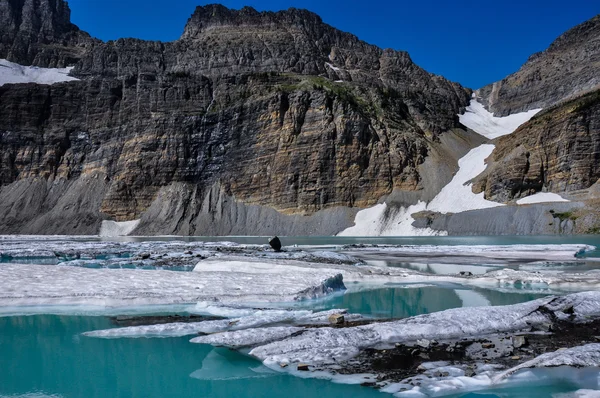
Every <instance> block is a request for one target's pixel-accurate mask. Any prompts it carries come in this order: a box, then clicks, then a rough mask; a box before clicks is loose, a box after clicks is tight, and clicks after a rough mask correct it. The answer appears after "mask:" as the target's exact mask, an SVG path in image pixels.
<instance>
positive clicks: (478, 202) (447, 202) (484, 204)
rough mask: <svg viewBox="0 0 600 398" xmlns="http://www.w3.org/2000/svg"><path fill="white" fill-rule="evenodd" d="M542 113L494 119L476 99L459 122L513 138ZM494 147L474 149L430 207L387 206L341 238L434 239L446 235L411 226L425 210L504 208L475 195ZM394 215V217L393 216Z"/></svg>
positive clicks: (363, 215)
mask: <svg viewBox="0 0 600 398" xmlns="http://www.w3.org/2000/svg"><path fill="white" fill-rule="evenodd" d="M539 111H541V109H536V110H532V111H528V112H522V113H518V114H514V115H509V116H506V117H495V116H494V115H493V114H492V113H490V112H488V111H487V110H486V109H485V108H484V107H483V105H481V104H480V103H479V102H477V99H475V98H473V99H472V100H471V104H470V105H469V106H468V107H467V109H466V113H465V114H464V115H458V116H459V119H460V122H461V123H462V124H464V125H465V126H467V127H469V128H470V129H472V130H474V131H475V132H476V133H478V134H481V135H482V136H484V137H487V138H490V139H492V138H497V137H500V136H503V135H507V134H511V133H512V132H513V131H515V130H516V129H517V128H518V127H519V126H521V125H522V124H523V123H526V122H527V121H529V119H531V118H532V117H533V116H535V114H536V113H538V112H539ZM494 148H495V146H494V145H491V144H482V145H480V146H478V147H476V148H473V149H472V150H471V151H469V153H467V154H466V155H465V156H463V157H462V158H461V159H459V161H458V167H459V169H458V172H457V173H456V174H455V175H454V177H453V178H452V181H450V182H449V183H448V184H447V185H446V186H445V187H444V188H442V190H441V191H440V192H439V193H438V194H437V195H436V196H435V198H433V200H432V201H431V202H429V203H428V204H424V203H422V202H419V203H417V204H416V205H413V206H409V207H408V208H405V207H401V208H399V209H387V207H386V205H385V204H378V205H376V206H374V207H372V208H369V209H365V210H362V211H360V212H358V213H357V215H356V218H355V220H354V224H355V225H354V226H353V227H350V228H347V229H346V230H344V231H342V232H341V233H340V234H339V235H340V236H435V235H438V236H439V235H442V236H443V235H447V233H445V232H444V231H434V230H432V229H430V228H415V227H413V226H412V223H413V222H414V219H413V217H412V214H414V213H417V212H419V211H423V210H429V211H434V212H439V213H444V214H446V213H460V212H463V211H469V210H479V209H488V208H492V207H498V206H504V204H502V203H497V202H493V201H489V200H485V199H484V193H483V192H481V193H479V194H475V193H473V190H472V183H470V182H469V181H471V180H472V179H474V178H475V177H477V176H478V175H480V174H481V173H483V172H484V171H485V169H486V167H487V165H486V164H485V160H486V159H487V158H488V157H489V156H490V155H491V154H492V152H493V151H494ZM394 212H395V213H394Z"/></svg>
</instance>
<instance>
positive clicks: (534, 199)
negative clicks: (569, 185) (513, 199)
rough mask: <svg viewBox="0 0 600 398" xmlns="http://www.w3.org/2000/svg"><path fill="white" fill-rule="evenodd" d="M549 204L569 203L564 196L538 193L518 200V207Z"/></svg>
mask: <svg viewBox="0 0 600 398" xmlns="http://www.w3.org/2000/svg"><path fill="white" fill-rule="evenodd" d="M548 202H568V200H567V199H564V198H563V197H562V196H560V195H559V194H556V193H552V192H538V193H536V194H534V195H530V196H527V197H526V198H523V199H519V200H517V204H518V205H529V204H533V203H548Z"/></svg>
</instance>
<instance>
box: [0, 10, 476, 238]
mask: <svg viewBox="0 0 600 398" xmlns="http://www.w3.org/2000/svg"><path fill="white" fill-rule="evenodd" d="M0 14H1V16H0V20H1V21H2V23H0V37H2V42H1V43H2V47H0V57H5V58H7V59H8V60H10V61H14V62H18V63H21V64H24V65H29V64H34V65H39V66H48V67H54V66H58V67H64V66H68V65H72V66H74V69H73V71H72V76H75V77H77V78H79V79H80V80H79V81H75V82H67V83H57V84H53V85H39V84H7V85H4V86H1V87H0V109H1V111H0V112H1V113H0V148H1V149H0V230H1V231H2V233H92V234H94V233H98V230H99V228H100V223H101V221H102V220H105V219H112V220H117V221H126V220H133V219H140V218H141V223H140V225H139V227H138V229H137V230H136V233H146V234H152V233H161V234H211V235H220V234H244V233H248V234H271V233H278V234H332V233H336V232H338V231H340V230H341V229H343V228H345V227H347V226H350V225H352V221H353V216H354V214H355V213H356V209H357V208H359V207H366V206H371V205H373V204H375V203H377V202H378V201H379V200H381V199H382V198H384V197H386V196H388V195H392V197H393V198H394V200H395V201H397V202H398V203H404V202H407V203H414V202H415V201H416V200H417V199H430V198H431V197H433V195H435V193H436V192H437V191H439V189H440V187H441V186H443V185H444V184H445V183H446V182H447V181H449V179H450V178H451V177H452V173H453V171H455V170H456V168H457V164H456V161H457V159H458V158H459V157H461V156H462V155H464V154H465V153H466V152H467V151H468V150H469V149H470V148H471V147H472V146H473V145H474V143H480V142H482V141H483V139H482V138H481V137H479V136H477V135H475V134H473V133H471V132H467V131H465V130H464V128H462V127H461V125H460V124H459V122H458V117H457V114H458V113H460V112H461V111H463V110H464V108H465V106H466V105H468V103H469V100H470V97H471V91H470V90H469V89H466V88H463V87H461V86H460V85H459V84H457V83H453V82H450V81H448V80H446V79H444V78H442V77H440V76H435V75H432V74H430V73H428V72H426V71H424V70H423V69H421V68H419V67H418V66H417V65H415V64H414V63H413V62H412V60H411V59H410V57H409V55H408V54H407V53H405V52H399V51H393V50H382V49H379V48H377V47H375V46H372V45H369V44H367V43H364V42H362V41H360V40H359V39H358V38H356V37H355V36H353V35H351V34H348V33H344V32H341V31H339V30H336V29H334V28H333V27H331V26H328V25H326V24H325V23H323V22H322V20H321V19H320V18H319V17H318V16H317V15H315V14H313V13H310V12H308V11H305V10H297V9H289V10H287V11H281V12H276V13H275V12H257V11H256V10H254V9H252V8H248V7H246V8H243V9H241V10H239V11H236V10H229V9H227V8H225V7H223V6H220V5H209V6H204V7H198V8H197V9H196V10H195V12H194V14H193V15H192V17H191V18H190V19H189V21H188V23H187V25H186V27H185V30H184V33H183V35H182V37H181V38H180V39H179V40H176V41H174V42H170V43H161V42H148V41H142V40H136V39H120V40H117V41H111V42H107V43H104V42H101V41H99V40H95V39H91V38H90V37H89V35H87V34H86V33H85V32H82V31H80V30H79V29H78V28H77V27H75V26H74V25H72V24H71V23H70V21H69V8H68V6H67V4H66V3H65V2H64V1H63V0H24V1H17V0H10V1H7V0H2V2H1V3H0Z"/></svg>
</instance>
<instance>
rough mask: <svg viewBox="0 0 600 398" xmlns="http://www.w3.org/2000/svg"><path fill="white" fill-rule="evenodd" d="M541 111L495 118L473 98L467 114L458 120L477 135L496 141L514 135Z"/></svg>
mask: <svg viewBox="0 0 600 398" xmlns="http://www.w3.org/2000/svg"><path fill="white" fill-rule="evenodd" d="M540 111H541V109H533V110H530V111H528V112H521V113H515V114H514V115H509V116H506V117H495V116H494V114H493V113H491V112H489V111H488V110H487V109H485V108H484V107H483V105H482V104H480V103H479V102H478V101H477V99H476V98H473V99H472V100H471V103H470V104H469V106H468V107H467V108H466V112H465V113H464V114H463V115H458V118H459V120H460V122H461V123H462V124H463V125H465V126H466V127H468V128H470V129H471V130H473V131H475V132H476V133H477V134H481V135H482V136H484V137H486V138H489V139H494V138H498V137H501V136H503V135H507V134H510V133H512V132H513V131H515V130H516V129H517V128H519V126H521V125H522V124H523V123H526V122H528V121H529V120H530V119H531V118H532V117H534V116H535V115H536V114H537V113H538V112H540Z"/></svg>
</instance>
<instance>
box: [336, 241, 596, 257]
mask: <svg viewBox="0 0 600 398" xmlns="http://www.w3.org/2000/svg"><path fill="white" fill-rule="evenodd" d="M347 249H348V250H351V251H353V252H354V251H355V252H360V251H373V250H377V251H381V252H393V253H394V254H395V255H397V254H400V253H401V254H402V255H405V256H428V257H441V256H445V257H454V256H461V257H465V256H473V257H484V258H491V259H506V260H508V259H518V260H546V261H569V260H570V261H575V260H576V257H577V256H581V255H583V254H585V253H586V252H589V251H594V250H596V247H595V246H591V245H584V244H564V245H544V244H539V245H471V246H464V245H455V246H447V245H436V246H433V245H402V246H385V245H378V246H377V248H374V247H371V246H363V247H348V248H347Z"/></svg>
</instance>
